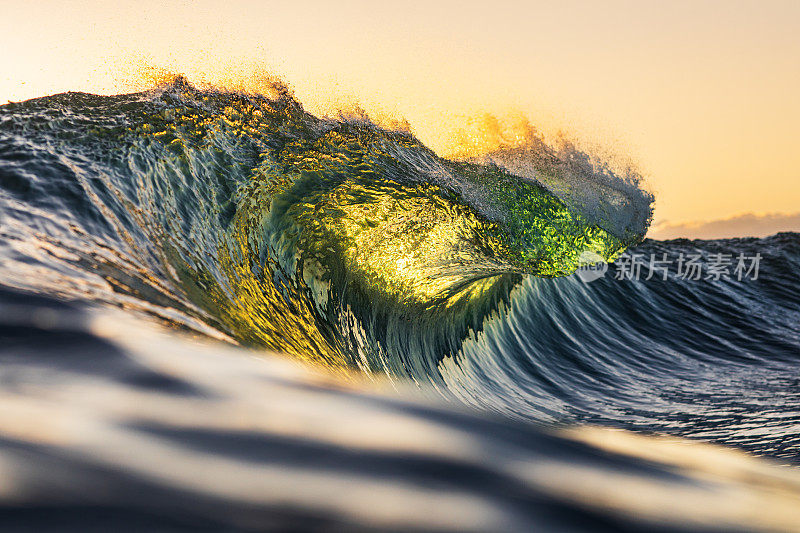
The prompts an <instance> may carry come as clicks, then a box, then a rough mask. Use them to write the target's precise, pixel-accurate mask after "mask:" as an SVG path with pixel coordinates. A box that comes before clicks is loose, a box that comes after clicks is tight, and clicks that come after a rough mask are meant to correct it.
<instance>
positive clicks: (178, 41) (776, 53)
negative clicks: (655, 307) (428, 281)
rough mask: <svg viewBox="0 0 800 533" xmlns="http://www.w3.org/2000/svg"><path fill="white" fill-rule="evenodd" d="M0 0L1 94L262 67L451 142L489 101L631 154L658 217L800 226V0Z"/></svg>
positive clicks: (688, 227)
mask: <svg viewBox="0 0 800 533" xmlns="http://www.w3.org/2000/svg"><path fill="white" fill-rule="evenodd" d="M0 6H3V17H2V18H1V19H0V35H2V37H0V43H2V54H0V102H5V101H7V100H14V101H16V100H22V99H26V98H31V97H36V96H43V95H47V94H52V93H57V92H62V91H66V90H81V91H88V92H98V93H114V92H120V91H131V90H136V89H143V88H146V87H148V85H149V86H152V83H153V82H152V79H148V73H151V72H158V71H161V70H162V69H163V70H166V71H169V72H175V73H184V74H186V75H187V77H188V78H189V79H190V81H194V82H202V81H205V82H211V83H216V84H225V83H228V84H230V83H231V82H232V81H236V80H245V81H247V80H250V81H249V82H248V83H250V87H251V88H253V87H256V86H257V83H256V82H254V81H253V80H254V79H255V78H254V77H256V76H259V75H262V74H265V73H272V74H274V75H277V76H279V77H281V78H282V79H284V80H285V81H286V82H288V83H289V85H290V86H291V87H292V89H293V90H294V92H295V94H296V95H297V97H298V99H299V100H300V101H301V102H303V104H304V105H305V107H306V108H307V109H308V110H310V111H312V112H315V113H331V112H334V111H335V110H336V109H338V108H347V107H348V106H352V104H358V105H359V106H361V107H363V108H364V109H365V110H366V111H367V112H368V113H370V114H371V115H374V116H376V117H377V116H386V117H390V118H405V119H407V120H408V121H409V122H410V123H411V126H412V129H413V131H414V133H415V134H416V135H417V136H418V137H419V138H420V139H421V140H422V141H423V142H425V143H426V144H429V145H430V146H431V147H432V148H434V149H435V150H437V151H438V152H439V153H442V154H444V155H446V154H447V152H448V150H450V149H452V146H451V142H452V138H453V133H454V131H456V130H457V129H458V128H460V127H463V126H464V124H466V123H468V122H469V119H470V118H474V117H478V116H481V115H482V114H485V113H491V114H494V115H497V116H498V117H501V120H502V119H503V117H516V116H519V115H523V116H525V117H527V118H528V119H530V121H531V122H532V123H534V124H536V125H537V126H538V127H539V128H540V129H541V130H542V131H543V132H544V133H545V134H548V135H550V134H554V133H555V132H556V131H558V130H564V131H566V132H567V134H568V135H570V136H572V137H574V138H576V139H579V140H580V141H581V142H583V143H586V145H587V146H599V147H602V149H603V150H609V151H610V152H612V153H615V154H618V155H620V156H625V157H630V158H631V159H632V160H633V161H635V162H636V163H637V164H638V166H639V168H640V169H641V170H642V172H643V173H644V174H645V175H646V176H647V177H648V180H649V183H650V186H651V188H652V189H653V190H654V191H655V193H656V197H657V207H656V222H657V223H660V226H659V227H661V228H667V229H669V231H671V232H672V233H670V235H669V236H677V234H680V233H681V232H682V233H685V234H687V236H691V233H692V232H693V231H699V230H697V228H700V227H703V226H699V225H698V223H699V222H703V221H715V220H719V219H728V218H733V217H735V218H733V220H735V221H738V222H737V224H739V225H738V226H737V230H736V231H738V232H739V233H741V232H748V229H747V228H750V227H752V228H753V229H752V232H753V233H764V232H771V231H772V230H774V229H793V230H795V231H800V227H796V226H797V225H798V221H800V217H798V216H796V214H797V213H798V211H800V148H798V141H800V99H799V98H798V96H797V95H798V93H800V37H799V36H798V28H800V2H796V1H790V2H734V1H725V2H644V1H638V2H568V3H560V2H540V3H536V2H502V1H492V2H466V1H464V0H462V1H459V2H411V3H407V2H392V3H388V2H374V1H371V2H274V3H273V2H237V1H233V0H231V1H228V2H191V3H190V2H164V1H158V2H130V3H128V4H127V5H124V6H122V7H120V6H117V5H116V3H115V2H107V1H102V2H101V1H85V2H29V3H21V2H16V1H15V2H11V1H8V0H0ZM154 69H155V70H154ZM745 214H747V215H748V217H749V218H748V217H744V218H742V215H745ZM750 215H754V216H750ZM760 215H769V216H767V217H759V216H760ZM784 215H786V216H784ZM790 215H795V216H790ZM759 220H760V222H759ZM748 221H756V222H755V223H754V224H753V225H751V226H748V224H750V222H748ZM767 222H769V224H772V225H769V224H768V229H764V227H765V226H764V224H766V223H767ZM742 224H744V226H742ZM706 227H708V225H707V224H706ZM712 227H716V226H712ZM692 228H694V229H692ZM742 228H744V229H742ZM756 228H760V229H756ZM662 231H667V230H666V229H665V230H662ZM676 232H677V234H675V235H673V233H676ZM654 234H655V235H658V227H656V230H655V232H654ZM663 235H666V233H663ZM720 236H723V235H720Z"/></svg>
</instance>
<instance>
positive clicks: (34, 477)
mask: <svg viewBox="0 0 800 533" xmlns="http://www.w3.org/2000/svg"><path fill="white" fill-rule="evenodd" d="M653 201H654V198H653V196H652V194H650V193H648V192H647V191H646V190H645V188H644V187H643V186H642V182H641V177H640V176H639V175H638V174H637V173H636V172H635V171H634V170H632V169H619V168H614V167H613V166H612V165H609V164H605V163H603V162H602V161H598V160H597V159H596V158H594V157H593V156H591V155H589V154H587V153H584V152H582V151H581V150H580V149H578V148H576V147H575V146H573V145H571V144H568V143H567V144H564V145H562V146H559V147H552V146H550V145H548V144H547V143H545V142H544V141H543V140H542V139H541V138H539V137H538V136H535V135H533V136H531V137H530V138H527V139H525V140H524V142H523V143H522V144H519V145H517V146H515V147H512V148H505V149H498V150H496V151H495V152H493V153H487V154H482V155H481V156H480V157H477V156H474V157H469V158H466V157H465V158H460V159H447V158H443V157H440V156H439V155H437V154H436V153H434V152H433V151H431V150H430V149H428V148H427V147H425V146H424V145H423V144H422V143H421V142H420V141H419V140H418V139H416V138H415V137H414V136H413V135H412V134H411V133H409V132H407V131H394V130H391V129H385V128H382V127H380V126H378V125H376V124H374V123H372V122H371V121H370V120H369V119H367V118H366V117H356V118H345V117H339V118H336V119H330V118H318V117H314V116H312V115H310V114H309V113H307V112H305V111H304V110H303V107H302V104H301V103H300V102H298V101H296V100H295V99H294V98H293V97H292V95H291V94H290V93H289V92H288V91H287V90H286V89H285V88H284V87H283V86H281V85H279V84H276V85H275V87H274V88H273V89H272V91H271V92H270V94H268V95H254V94H242V93H234V92H226V91H217V90H211V89H207V90H199V89H197V88H195V87H193V86H191V85H190V84H188V83H187V82H186V81H185V80H183V79H181V78H177V79H175V80H174V81H172V82H171V83H169V84H166V85H163V86H160V87H156V88H154V89H152V90H150V91H146V92H143V93H136V94H127V95H118V96H97V95H90V94H84V93H64V94H60V95H55V96H50V97H45V98H39V99H35V100H29V101H26V102H20V103H9V104H7V105H3V106H0V340H1V341H2V342H0V396H1V398H0V405H1V406H2V407H0V474H2V479H3V483H2V484H0V525H3V524H4V525H5V526H7V528H8V530H30V531H41V530H53V531H63V530H75V531H87V530H97V531H106V530H107V527H108V525H109V524H110V523H113V524H115V526H114V527H115V529H119V530H123V531H141V530H152V531H156V530H158V531H162V530H163V531H173V530H174V531H180V530H198V529H199V530H203V529H206V530H246V531H250V530H252V531H257V530H312V531H316V530H319V531H331V530H334V531H336V530H341V531H350V530H377V531H386V530H398V531H401V530H402V531H407V530H419V531H524V530H544V531H596V530H609V531H619V530H633V531H639V530H641V531H653V530H658V531H662V530H663V531H673V530H677V531H695V530H704V531H705V530H708V531H731V530H741V531H751V530H777V531H796V530H800V470H798V466H800V376H798V372H797V368H798V362H800V281H799V280H798V275H797V273H798V272H799V271H800V235H798V234H794V233H781V234H778V235H774V236H771V237H767V238H761V239H756V238H741V239H725V240H715V241H697V240H695V241H690V240H673V241H654V240H651V239H645V235H646V232H647V228H648V225H649V223H650V220H651V219H652V213H653ZM4 529H6V528H4Z"/></svg>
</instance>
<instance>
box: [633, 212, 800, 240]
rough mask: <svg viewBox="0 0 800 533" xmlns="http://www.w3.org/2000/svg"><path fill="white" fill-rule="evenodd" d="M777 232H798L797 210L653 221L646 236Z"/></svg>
mask: <svg viewBox="0 0 800 533" xmlns="http://www.w3.org/2000/svg"><path fill="white" fill-rule="evenodd" d="M779 231H797V232H800V212H798V213H792V214H781V213H768V214H766V215H756V214H753V213H745V214H743V215H737V216H734V217H731V218H726V219H721V220H712V221H705V222H700V221H697V222H682V223H679V224H672V223H670V222H662V223H659V224H654V225H653V226H652V227H651V228H650V231H649V232H648V233H647V236H648V237H649V238H651V239H677V238H680V237H685V238H688V239H726V238H731V237H766V236H768V235H773V234H775V233H778V232H779Z"/></svg>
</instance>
